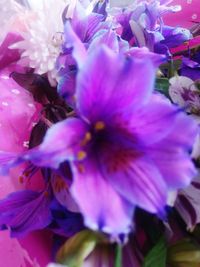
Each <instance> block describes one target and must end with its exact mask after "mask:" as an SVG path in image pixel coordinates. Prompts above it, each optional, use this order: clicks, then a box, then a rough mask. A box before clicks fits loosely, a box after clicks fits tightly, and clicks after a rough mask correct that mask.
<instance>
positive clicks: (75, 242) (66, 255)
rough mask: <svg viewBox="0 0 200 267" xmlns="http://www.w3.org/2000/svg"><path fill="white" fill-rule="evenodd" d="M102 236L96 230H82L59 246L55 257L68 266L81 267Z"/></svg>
mask: <svg viewBox="0 0 200 267" xmlns="http://www.w3.org/2000/svg"><path fill="white" fill-rule="evenodd" d="M102 240H103V237H102V236H100V234H98V233H96V232H92V231H89V230H84V231H81V232H79V233H78V234H76V235H75V236H73V237H71V238H70V239H68V240H67V242H66V243H65V244H64V245H63V246H62V247H61V248H60V250H59V251H58V253H57V256H56V259H57V262H58V263H61V264H65V265H67V266H68V267H81V266H82V265H83V262H84V260H85V258H87V257H88V255H89V254H90V253H91V252H92V251H93V250H94V248H95V246H96V244H97V243H98V242H100V241H102Z"/></svg>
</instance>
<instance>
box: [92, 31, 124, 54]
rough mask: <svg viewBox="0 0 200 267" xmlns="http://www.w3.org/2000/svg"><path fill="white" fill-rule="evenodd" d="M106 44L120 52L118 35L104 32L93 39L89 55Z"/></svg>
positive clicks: (112, 32)
mask: <svg viewBox="0 0 200 267" xmlns="http://www.w3.org/2000/svg"><path fill="white" fill-rule="evenodd" d="M102 44H105V45H106V46H108V47H109V48H111V49H112V50H113V51H115V52H117V53H118V52H119V43H118V37H117V35H116V33H115V32H114V31H112V30H102V31H99V32H98V33H97V34H96V35H95V36H94V38H93V41H92V42H91V44H90V46H89V49H88V53H90V52H91V51H93V50H94V49H96V48H97V47H99V46H101V45H102Z"/></svg>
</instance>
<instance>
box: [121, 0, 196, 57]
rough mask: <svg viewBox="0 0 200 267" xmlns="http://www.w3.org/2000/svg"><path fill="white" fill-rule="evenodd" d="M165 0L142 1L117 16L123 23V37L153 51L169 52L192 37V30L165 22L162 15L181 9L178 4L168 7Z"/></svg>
mask: <svg viewBox="0 0 200 267" xmlns="http://www.w3.org/2000/svg"><path fill="white" fill-rule="evenodd" d="M167 4H169V2H167V3H165V1H164V2H163V1H150V2H149V3H147V2H145V1H142V2H141V3H140V4H138V5H137V6H136V7H135V8H134V9H133V10H132V11H125V12H122V13H120V14H118V15H117V16H116V19H117V21H118V22H119V23H120V24H121V25H122V28H123V31H122V38H125V39H126V40H128V41H132V39H133V38H134V40H135V42H136V45H137V46H139V47H143V46H146V47H148V48H149V49H150V50H151V51H154V52H156V53H160V54H169V48H171V47H175V46H178V45H179V44H181V43H183V42H184V41H187V40H189V39H190V38H191V34H190V31H189V30H187V29H183V28H180V27H176V28H173V27H168V26H165V25H164V24H163V21H162V16H163V15H164V14H165V13H167V12H176V11H179V7H178V6H171V7H168V6H167Z"/></svg>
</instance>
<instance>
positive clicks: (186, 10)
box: [164, 0, 200, 27]
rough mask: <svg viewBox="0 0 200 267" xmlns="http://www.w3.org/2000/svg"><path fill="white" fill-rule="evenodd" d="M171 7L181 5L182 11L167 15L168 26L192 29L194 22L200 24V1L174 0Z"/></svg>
mask: <svg viewBox="0 0 200 267" xmlns="http://www.w3.org/2000/svg"><path fill="white" fill-rule="evenodd" d="M171 5H181V6H182V11H180V12H177V13H176V14H168V15H166V16H165V19H164V21H165V22H166V23H167V24H168V25H170V26H182V27H191V26H192V25H193V22H200V0H174V1H173V2H172V3H171Z"/></svg>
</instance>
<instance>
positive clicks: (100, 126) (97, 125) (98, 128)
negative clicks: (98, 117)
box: [94, 121, 106, 131]
mask: <svg viewBox="0 0 200 267" xmlns="http://www.w3.org/2000/svg"><path fill="white" fill-rule="evenodd" d="M105 127H106V125H105V123H104V122H103V121H97V122H96V123H95V125H94V128H95V130H96V131H101V130H103V129H105Z"/></svg>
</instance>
